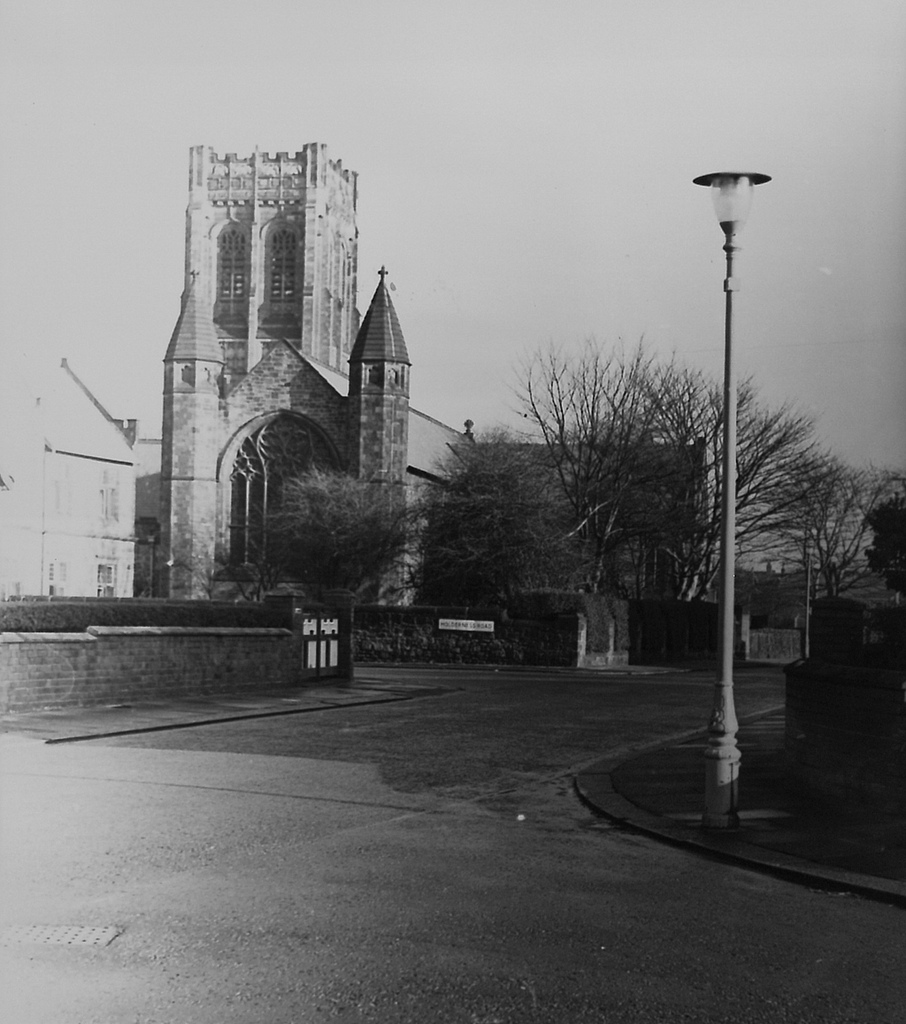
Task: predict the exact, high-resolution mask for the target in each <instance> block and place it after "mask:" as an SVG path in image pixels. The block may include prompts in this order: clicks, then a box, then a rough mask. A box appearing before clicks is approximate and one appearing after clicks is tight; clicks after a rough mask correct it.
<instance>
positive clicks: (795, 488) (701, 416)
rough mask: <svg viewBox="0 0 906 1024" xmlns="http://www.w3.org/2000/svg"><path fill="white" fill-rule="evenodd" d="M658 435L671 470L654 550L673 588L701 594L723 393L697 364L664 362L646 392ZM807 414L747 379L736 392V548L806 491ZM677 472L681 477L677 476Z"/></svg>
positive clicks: (716, 506)
mask: <svg viewBox="0 0 906 1024" xmlns="http://www.w3.org/2000/svg"><path fill="white" fill-rule="evenodd" d="M652 400H653V402H654V403H655V404H656V406H657V409H658V413H657V419H658V422H659V424H660V440H661V443H662V444H664V445H666V447H667V448H668V450H669V451H670V452H671V453H672V457H673V459H674V462H675V464H676V467H677V470H678V472H677V473H675V474H674V475H673V476H672V477H671V480H672V481H673V484H672V488H671V489H670V491H669V492H668V497H670V499H671V501H672V503H671V504H669V505H668V506H667V507H664V508H662V509H661V529H662V534H661V551H662V553H663V557H665V558H666V559H667V560H668V561H669V563H670V566H671V577H672V578H671V585H672V589H673V592H674V595H675V596H676V597H678V598H680V599H683V600H691V599H694V598H697V597H701V596H703V595H704V594H705V593H707V592H708V590H709V589H710V588H711V586H712V585H713V582H714V577H715V575H716V573H717V568H718V558H719V549H720V519H721V494H722V488H723V470H722V459H721V453H722V447H723V398H722V393H721V390H720V388H719V386H718V385H717V384H716V383H714V382H712V381H710V380H709V379H708V378H707V377H705V375H704V374H702V373H701V372H700V371H698V370H690V369H687V368H684V367H678V366H677V365H676V364H671V365H670V366H668V367H666V368H664V369H663V370H662V371H661V372H660V373H659V375H658V377H657V380H656V383H655V388H654V394H653V398H652ZM815 459H816V454H815V437H814V425H813V423H812V421H811V420H810V419H809V418H808V417H807V416H804V415H802V414H800V413H797V412H796V411H795V409H793V408H792V406H790V405H789V404H785V405H782V406H780V407H778V408H776V409H770V408H768V407H766V406H764V405H762V404H761V403H760V402H759V401H758V396H757V392H756V389H755V386H754V384H753V382H752V381H751V379H746V380H743V381H741V382H740V384H739V386H738V397H737V450H736V473H737V481H736V543H737V548H738V549H739V550H745V549H746V547H749V546H752V545H757V544H760V543H762V542H763V540H764V538H765V537H766V536H767V535H771V534H776V533H777V532H778V531H780V530H783V529H784V528H787V527H788V526H789V525H790V524H791V523H792V522H793V521H794V517H795V515H796V510H797V509H798V508H799V503H800V502H801V500H802V499H803V497H804V495H805V493H806V492H807V487H808V484H807V480H808V478H809V476H810V473H811V471H812V467H813V465H814V463H815ZM684 480H685V485H684V484H683V481H684Z"/></svg>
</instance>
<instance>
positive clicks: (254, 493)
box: [230, 414, 336, 567]
mask: <svg viewBox="0 0 906 1024" xmlns="http://www.w3.org/2000/svg"><path fill="white" fill-rule="evenodd" d="M335 464H336V463H335V459H334V456H333V452H332V449H331V447H330V445H329V444H328V442H327V441H326V440H325V438H324V436H323V435H322V434H321V433H320V431H319V430H317V429H316V428H315V427H313V426H312V425H311V424H310V423H308V422H307V421H305V420H303V419H300V418H299V417H298V416H290V415H286V414H282V415H279V416H276V417H275V418H274V419H272V420H269V421H268V422H267V423H265V425H264V426H263V427H260V428H259V429H258V430H256V431H255V433H253V434H250V435H249V436H248V437H247V438H246V439H245V441H243V443H242V445H241V446H240V448H239V451H238V452H237V454H236V459H235V462H234V463H233V470H232V473H231V475H230V483H231V488H232V490H231V495H230V563H231V564H232V565H234V566H241V565H246V564H252V565H256V566H258V567H262V566H264V565H265V564H269V563H276V562H279V561H286V559H287V558H288V557H289V556H290V555H291V553H288V552H285V551H282V549H281V537H280V531H279V528H278V526H279V519H280V515H281V513H282V511H283V493H284V488H285V483H286V481H287V480H292V479H293V478H295V477H299V476H304V475H305V473H307V472H309V471H310V470H311V469H313V468H317V469H331V468H335Z"/></svg>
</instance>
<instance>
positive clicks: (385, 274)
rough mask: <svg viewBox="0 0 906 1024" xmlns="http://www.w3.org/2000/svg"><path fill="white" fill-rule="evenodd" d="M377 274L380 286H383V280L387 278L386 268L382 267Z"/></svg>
mask: <svg viewBox="0 0 906 1024" xmlns="http://www.w3.org/2000/svg"><path fill="white" fill-rule="evenodd" d="M378 274H379V275H380V278H381V284H383V283H384V278H385V277H386V276H387V268H386V267H384V266H382V267H381V269H380V270H379V271H378Z"/></svg>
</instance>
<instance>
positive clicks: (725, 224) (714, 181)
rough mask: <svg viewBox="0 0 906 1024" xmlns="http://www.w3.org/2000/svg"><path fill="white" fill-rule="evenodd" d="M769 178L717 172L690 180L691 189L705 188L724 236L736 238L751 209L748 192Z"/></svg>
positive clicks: (744, 173) (763, 175) (733, 172)
mask: <svg viewBox="0 0 906 1024" xmlns="http://www.w3.org/2000/svg"><path fill="white" fill-rule="evenodd" d="M770 180H771V176H770V175H769V174H754V173H752V172H751V171H718V172H717V173H715V174H702V175H701V176H700V177H698V178H693V179H692V183H693V184H694V185H708V186H710V188H711V199H712V200H713V201H714V212H715V213H716V214H717V220H718V222H719V223H720V226H721V228H722V229H723V232H724V234H725V235H726V236H727V237H728V238H729V237H730V235H735V234H738V233H739V232H740V231H742V228H743V225H744V224H745V222H746V217H748V215H749V207H750V206H751V205H752V192H753V191H754V188H755V186H756V185H763V184H764V183H765V182H766V181H770Z"/></svg>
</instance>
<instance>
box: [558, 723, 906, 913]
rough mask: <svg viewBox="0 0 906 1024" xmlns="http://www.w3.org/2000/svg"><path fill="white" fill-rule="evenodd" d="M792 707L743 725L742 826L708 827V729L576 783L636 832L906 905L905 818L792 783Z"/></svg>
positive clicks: (582, 775) (602, 765) (592, 769)
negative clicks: (834, 801)
mask: <svg viewBox="0 0 906 1024" xmlns="http://www.w3.org/2000/svg"><path fill="white" fill-rule="evenodd" d="M785 715H786V713H785V710H784V709H783V708H782V707H781V708H777V709H775V710H774V711H772V712H769V713H767V714H761V715H758V716H753V717H751V718H749V719H746V720H743V721H741V722H740V728H739V732H738V733H737V745H738V747H739V750H740V753H741V760H740V769H739V817H740V824H739V827H738V828H737V829H730V830H724V829H720V830H715V829H705V828H704V827H703V826H702V824H701V817H702V810H703V793H704V773H705V762H704V756H703V754H704V750H705V746H706V739H707V733H706V732H700V733H696V734H694V735H687V736H683V737H675V738H674V739H673V740H672V741H671V742H668V743H665V744H663V743H662V744H659V745H657V746H656V747H652V748H650V749H648V750H645V751H643V752H637V753H636V754H635V755H634V756H630V757H627V756H626V755H625V754H623V756H621V757H617V758H604V759H602V760H601V761H599V762H597V763H595V764H593V765H591V766H588V767H585V768H583V769H582V770H581V771H580V772H579V773H578V774H577V775H576V777H575V787H576V790H577V792H578V793H579V796H580V797H581V798H582V800H583V801H584V802H585V803H586V804H587V805H588V806H589V807H591V808H592V810H594V811H595V812H597V813H599V814H601V815H603V816H605V817H607V818H609V819H610V820H611V821H614V822H618V823H621V824H623V825H625V826H626V827H628V828H631V829H633V830H634V831H638V832H643V833H645V834H647V835H649V836H652V837H654V838H657V839H660V840H662V841H665V842H668V843H671V844H674V845H676V846H682V847H686V848H688V849H691V850H696V851H698V852H700V853H702V854H705V855H707V856H712V857H717V858H719V859H721V860H725V861H735V862H738V863H742V864H745V865H746V866H748V867H751V868H754V869H756V870H761V871H766V872H768V873H770V874H773V875H779V876H781V877H784V878H787V879H788V880H791V881H796V882H800V883H803V884H806V885H809V886H811V887H813V888H817V889H825V890H830V891H835V892H841V893H854V894H857V895H861V896H865V897H868V898H873V899H879V900H883V901H884V902H889V903H895V904H897V905H900V906H906V818H904V817H900V816H891V815H883V814H880V813H877V812H872V811H868V810H856V809H849V810H845V811H844V810H842V809H841V808H840V807H839V806H837V805H831V804H829V803H821V802H819V801H816V800H815V799H814V797H811V796H809V795H807V794H805V793H803V792H801V791H797V790H796V789H795V788H793V787H791V786H790V783H789V779H788V778H787V776H786V774H785V770H784V763H785V759H784V728H785Z"/></svg>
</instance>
